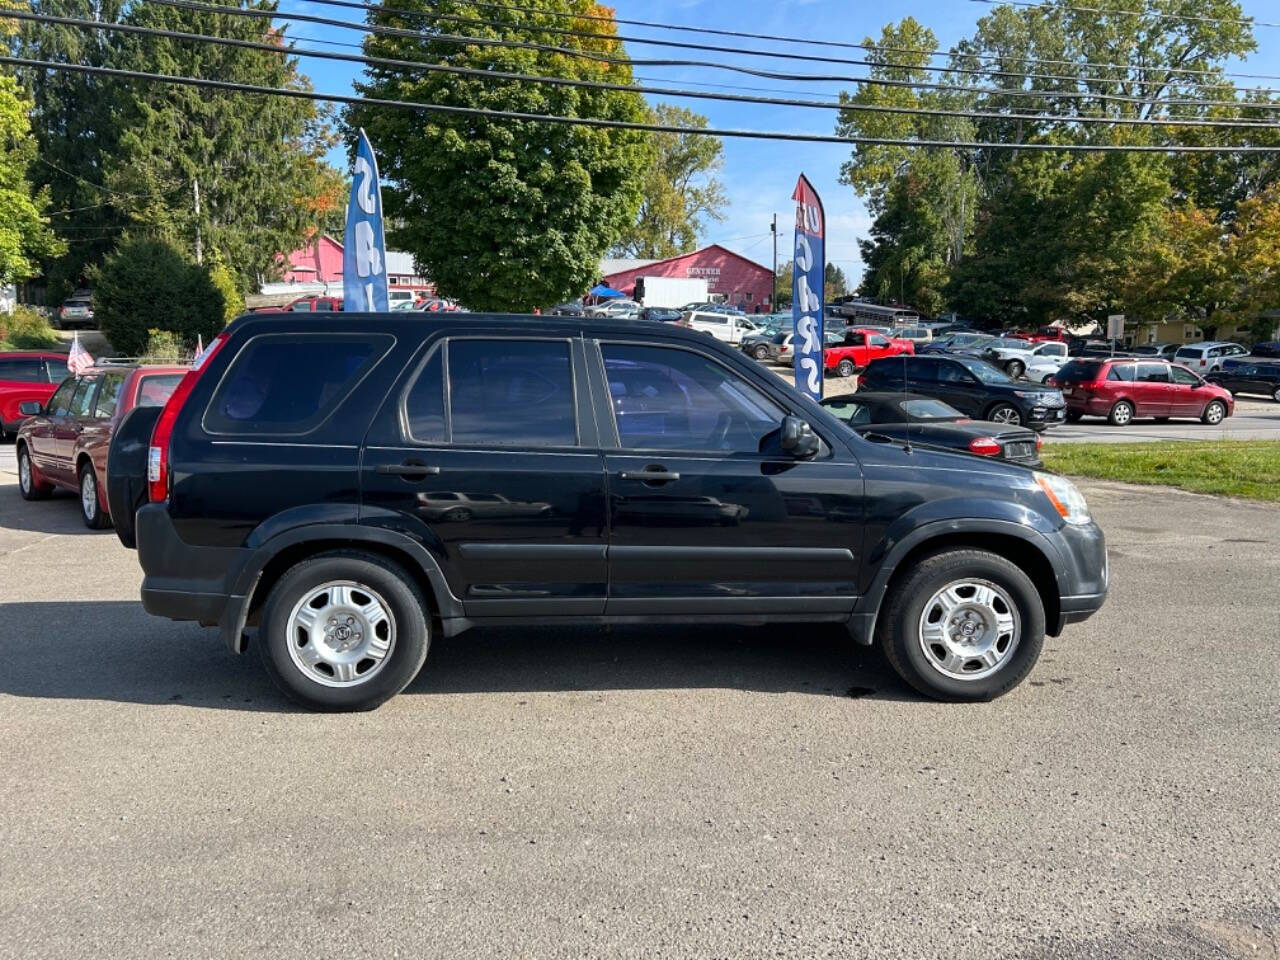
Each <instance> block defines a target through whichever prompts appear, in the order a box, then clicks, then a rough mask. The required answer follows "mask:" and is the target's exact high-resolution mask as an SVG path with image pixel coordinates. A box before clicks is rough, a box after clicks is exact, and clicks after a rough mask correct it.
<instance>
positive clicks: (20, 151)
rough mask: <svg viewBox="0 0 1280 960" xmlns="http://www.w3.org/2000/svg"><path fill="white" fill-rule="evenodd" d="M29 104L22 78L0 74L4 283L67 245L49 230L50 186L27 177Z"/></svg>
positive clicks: (31, 146)
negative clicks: (36, 186) (21, 87)
mask: <svg viewBox="0 0 1280 960" xmlns="http://www.w3.org/2000/svg"><path fill="white" fill-rule="evenodd" d="M30 108H31V103H30V101H29V100H26V99H25V98H24V97H22V95H21V93H20V91H19V89H18V84H17V81H16V80H14V78H13V77H7V76H3V75H0V286H4V285H6V284H10V283H13V282H15V281H18V280H26V279H27V278H29V277H33V276H35V275H36V273H37V272H39V261H40V259H41V258H42V257H48V256H52V255H54V254H56V253H59V252H61V251H62V250H65V249H66V248H65V245H64V244H61V243H60V242H59V241H58V240H57V239H56V238H55V237H54V235H53V232H52V231H51V230H50V229H49V219H48V216H47V209H48V206H49V192H48V190H40V191H36V190H34V189H33V187H32V185H31V181H30V179H29V176H28V171H29V170H30V168H31V163H32V160H33V159H34V158H35V149H36V145H35V143H34V142H33V141H32V139H31V124H30V121H29V120H28V116H27V114H28V111H29V110H30Z"/></svg>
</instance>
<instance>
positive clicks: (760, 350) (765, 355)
mask: <svg viewBox="0 0 1280 960" xmlns="http://www.w3.org/2000/svg"><path fill="white" fill-rule="evenodd" d="M751 355H752V356H753V357H755V358H756V359H757V360H759V361H761V362H762V363H763V362H764V361H765V360H768V359H769V348H768V347H766V346H765V345H764V344H761V345H760V346H758V347H756V348H755V349H754V350H752V351H751Z"/></svg>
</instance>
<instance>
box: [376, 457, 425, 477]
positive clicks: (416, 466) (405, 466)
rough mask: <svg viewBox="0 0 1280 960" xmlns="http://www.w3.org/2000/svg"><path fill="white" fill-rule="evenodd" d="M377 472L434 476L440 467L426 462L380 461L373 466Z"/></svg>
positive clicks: (405, 475) (395, 474)
mask: <svg viewBox="0 0 1280 960" xmlns="http://www.w3.org/2000/svg"><path fill="white" fill-rule="evenodd" d="M373 469H374V471H375V472H376V473H389V474H392V475H394V476H400V477H434V476H435V475H436V474H437V473H439V472H440V468H439V467H434V466H430V465H429V464H425V463H416V462H412V461H409V462H406V463H380V464H378V465H377V466H376V467H374V468H373Z"/></svg>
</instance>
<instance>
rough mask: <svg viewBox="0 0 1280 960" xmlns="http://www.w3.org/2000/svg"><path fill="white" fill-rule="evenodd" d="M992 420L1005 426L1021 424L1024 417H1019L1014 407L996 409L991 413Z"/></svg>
mask: <svg viewBox="0 0 1280 960" xmlns="http://www.w3.org/2000/svg"><path fill="white" fill-rule="evenodd" d="M991 420H992V422H994V423H1004V424H1020V423H1021V422H1022V417H1021V416H1019V415H1018V411H1017V410H1016V409H1014V408H1013V407H1008V406H1005V407H996V409H994V410H992V411H991Z"/></svg>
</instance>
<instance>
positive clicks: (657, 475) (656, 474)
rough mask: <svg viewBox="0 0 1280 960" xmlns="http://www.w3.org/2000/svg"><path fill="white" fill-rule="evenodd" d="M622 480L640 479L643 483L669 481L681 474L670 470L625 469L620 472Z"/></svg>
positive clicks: (678, 477)
mask: <svg viewBox="0 0 1280 960" xmlns="http://www.w3.org/2000/svg"><path fill="white" fill-rule="evenodd" d="M618 478H619V479H621V480H639V481H640V482H641V483H669V482H670V481H672V480H679V479H680V474H678V473H674V472H672V471H670V470H623V471H622V472H621V473H620V474H618Z"/></svg>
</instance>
